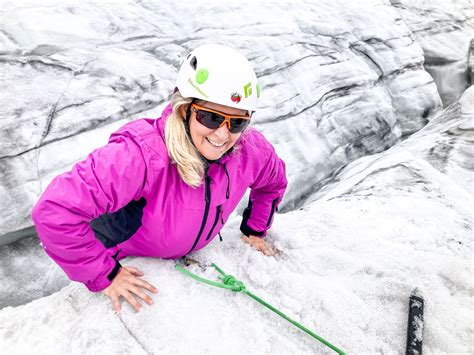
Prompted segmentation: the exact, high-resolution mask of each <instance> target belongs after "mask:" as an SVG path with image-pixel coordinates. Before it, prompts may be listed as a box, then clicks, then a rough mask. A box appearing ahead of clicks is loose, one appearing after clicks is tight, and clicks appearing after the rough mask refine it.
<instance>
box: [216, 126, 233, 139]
mask: <svg viewBox="0 0 474 355" xmlns="http://www.w3.org/2000/svg"><path fill="white" fill-rule="evenodd" d="M214 133H215V134H216V136H217V137H218V138H219V139H222V140H225V139H227V137H228V136H229V133H230V132H229V129H228V128H227V124H225V123H224V124H223V125H222V126H221V127H219V128H217V129H216V130H215V132H214Z"/></svg>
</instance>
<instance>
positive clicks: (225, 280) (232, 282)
mask: <svg viewBox="0 0 474 355" xmlns="http://www.w3.org/2000/svg"><path fill="white" fill-rule="evenodd" d="M211 266H213V267H214V268H215V269H216V270H217V271H218V272H219V273H220V274H221V275H222V276H218V278H219V279H220V280H222V283H220V282H216V281H211V280H207V279H205V278H203V277H200V276H198V275H195V274H193V273H192V272H190V271H188V270H186V269H184V268H183V267H182V266H181V265H179V264H176V269H178V270H179V271H181V272H182V273H183V274H185V275H187V276H189V277H191V278H193V279H195V280H197V281H199V282H202V283H205V284H207V285H210V286H215V287H220V288H226V289H228V290H232V291H234V292H243V293H245V294H246V295H248V296H250V297H251V298H253V299H254V300H255V301H257V302H259V303H260V304H262V305H264V306H265V307H267V308H268V309H270V310H272V311H273V312H275V313H276V314H278V315H279V316H281V317H282V318H284V319H286V320H287V321H288V322H290V323H291V324H293V325H295V326H296V327H298V328H299V329H301V330H302V331H304V332H305V333H307V334H308V335H310V336H312V337H313V338H315V339H317V340H318V341H320V342H321V343H323V344H324V345H326V346H328V347H329V348H331V349H332V350H334V351H335V352H337V353H338V354H345V353H344V351H342V350H341V349H339V348H337V347H336V346H334V345H332V344H331V343H330V342H328V341H326V340H324V339H323V338H321V337H320V336H319V335H317V334H315V333H313V332H312V331H311V330H309V329H308V328H306V327H305V326H303V325H301V324H299V323H298V322H296V321H294V320H293V319H291V318H290V317H288V316H287V315H285V314H284V313H283V312H280V311H279V310H278V309H276V308H275V307H273V306H272V305H270V304H268V303H267V302H265V301H264V300H262V299H261V298H259V297H257V296H255V295H254V294H253V293H251V292H250V291H248V290H247V289H246V288H245V285H244V283H243V282H242V281H239V280H237V279H236V278H235V277H234V276H232V275H228V274H226V273H225V272H224V271H223V270H222V269H221V268H219V267H218V266H217V265H216V264H214V263H212V264H211Z"/></svg>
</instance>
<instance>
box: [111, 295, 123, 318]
mask: <svg viewBox="0 0 474 355" xmlns="http://www.w3.org/2000/svg"><path fill="white" fill-rule="evenodd" d="M110 299H111V300H112V305H113V307H114V310H115V312H116V313H117V314H120V310H121V309H122V307H121V306H120V301H119V298H118V297H117V296H111V297H110Z"/></svg>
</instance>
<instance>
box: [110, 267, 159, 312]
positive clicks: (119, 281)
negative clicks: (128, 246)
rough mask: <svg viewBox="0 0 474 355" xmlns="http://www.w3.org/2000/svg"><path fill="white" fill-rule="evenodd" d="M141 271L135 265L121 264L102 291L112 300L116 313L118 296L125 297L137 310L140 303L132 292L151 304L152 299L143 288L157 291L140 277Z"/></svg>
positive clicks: (118, 302)
mask: <svg viewBox="0 0 474 355" xmlns="http://www.w3.org/2000/svg"><path fill="white" fill-rule="evenodd" d="M143 275H144V274H143V272H141V271H140V270H138V269H137V268H135V267H131V266H122V267H121V268H120V270H119V272H118V274H117V276H115V278H114V279H113V280H112V283H111V284H110V285H109V286H108V287H107V288H106V289H104V290H103V291H102V293H104V294H105V295H106V296H108V297H109V298H110V299H111V300H112V304H113V306H114V309H115V311H116V312H117V313H120V309H121V306H120V300H119V298H120V296H122V297H123V298H125V299H126V300H127V301H128V303H130V304H131V305H132V307H133V308H135V311H137V312H139V311H140V308H141V307H142V305H141V304H140V303H139V302H138V301H137V299H136V298H135V296H134V294H135V295H136V296H138V297H140V298H141V299H142V300H144V301H145V302H146V303H148V304H149V305H152V304H153V300H152V299H151V297H150V296H148V294H146V293H145V291H144V290H143V289H147V290H148V291H150V292H153V293H157V292H158V290H157V289H156V287H155V286H153V285H152V284H150V283H148V282H147V281H145V280H143V279H141V278H140V277H141V276H143Z"/></svg>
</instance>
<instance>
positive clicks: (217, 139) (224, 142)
mask: <svg viewBox="0 0 474 355" xmlns="http://www.w3.org/2000/svg"><path fill="white" fill-rule="evenodd" d="M196 103H198V104H199V105H200V106H203V107H207V108H210V109H212V110H215V111H219V112H222V113H225V114H229V115H238V116H243V115H245V114H246V113H247V111H245V110H241V109H238V108H234V107H229V106H224V105H220V104H216V103H213V102H208V101H199V102H196ZM182 108H183V111H182V112H181V113H182V115H183V117H185V116H186V113H185V112H184V107H182ZM189 130H190V132H191V137H192V139H193V143H194V145H195V146H196V148H197V150H198V151H199V153H201V154H202V155H203V156H204V157H206V158H207V159H209V160H217V159H219V158H220V157H221V156H222V155H223V154H224V153H225V152H227V151H228V150H229V149H230V148H232V147H233V146H234V145H235V143H236V142H237V141H238V139H239V138H240V135H241V134H242V133H230V132H229V129H228V128H227V125H226V124H224V125H223V126H222V127H219V128H217V129H209V128H207V127H206V126H203V125H202V124H201V123H199V122H198V121H197V120H196V112H194V111H192V112H191V118H190V122H189Z"/></svg>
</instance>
